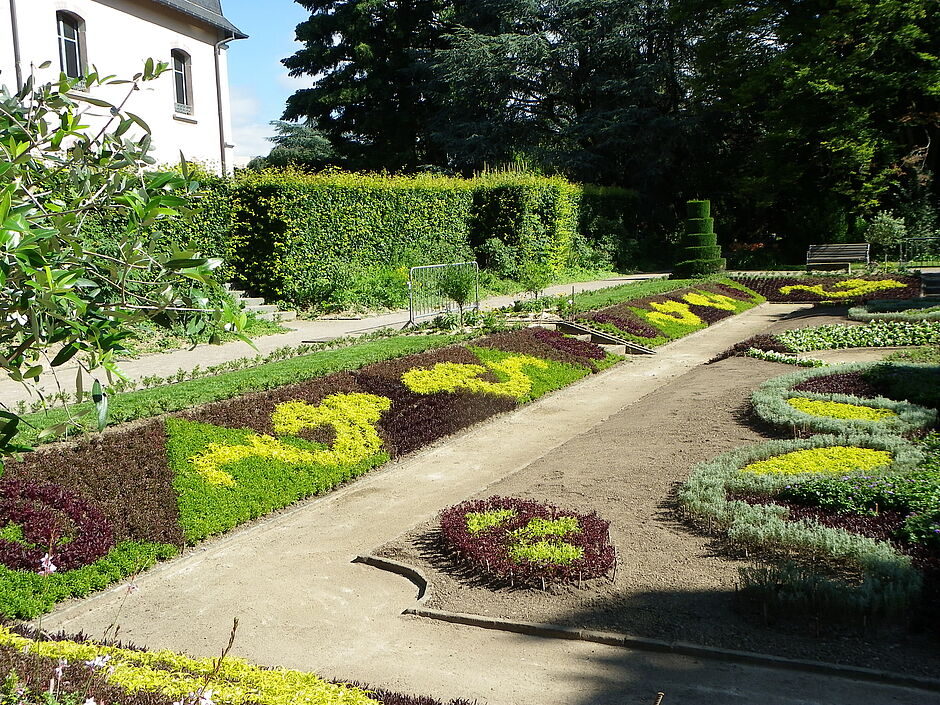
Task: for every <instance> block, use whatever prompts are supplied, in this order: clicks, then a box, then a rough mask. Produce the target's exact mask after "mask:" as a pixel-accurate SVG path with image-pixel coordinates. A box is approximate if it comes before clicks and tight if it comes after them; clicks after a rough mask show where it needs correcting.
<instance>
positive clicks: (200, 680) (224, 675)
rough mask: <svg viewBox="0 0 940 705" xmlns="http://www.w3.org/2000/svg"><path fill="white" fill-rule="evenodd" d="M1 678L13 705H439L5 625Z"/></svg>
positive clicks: (459, 703)
mask: <svg viewBox="0 0 940 705" xmlns="http://www.w3.org/2000/svg"><path fill="white" fill-rule="evenodd" d="M0 677H2V678H4V679H6V682H7V684H8V688H9V690H10V691H11V692H14V693H16V700H15V702H17V703H38V702H49V703H56V702H58V703H72V702H75V703H78V702H85V703H122V705H172V704H173V703H177V704H179V703H183V704H190V705H209V704H210V703H211V704H212V705H244V704H245V703H255V704H256V705H290V704H292V703H304V704H305V705H445V704H444V703H442V702H441V701H440V700H435V699H433V698H430V697H425V696H409V695H401V694H397V693H392V692H389V691H385V690H376V689H371V688H368V687H367V686H363V685H359V684H352V683H335V682H330V681H327V680H324V679H322V678H320V677H319V676H317V675H315V674H313V673H308V672H304V671H297V670H292V669H285V668H265V667H261V666H255V665H253V664H251V663H248V662H247V661H243V660H242V659H239V658H236V657H233V656H230V655H228V654H225V655H224V657H223V658H222V659H210V658H206V659H197V658H191V657H189V656H185V655H183V654H178V653H174V652H172V651H146V650H144V649H138V648H134V647H124V646H121V645H115V644H110V643H95V642H92V641H89V640H88V639H85V638H76V639H70V638H66V637H63V636H57V637H53V638H48V637H47V638H44V639H42V640H37V639H33V638H30V637H29V636H24V635H23V634H22V633H20V630H15V629H13V628H11V627H6V626H0ZM11 697H12V696H11ZM11 702H12V701H11ZM447 705H471V703H470V701H468V700H452V701H449V703H447Z"/></svg>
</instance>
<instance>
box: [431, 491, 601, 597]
mask: <svg viewBox="0 0 940 705" xmlns="http://www.w3.org/2000/svg"><path fill="white" fill-rule="evenodd" d="M608 526H609V525H608V523H607V522H606V521H604V520H603V519H601V518H599V517H598V516H597V515H596V514H578V513H576V512H571V511H567V510H563V509H559V508H558V507H555V506H552V505H550V504H542V503H540V502H535V501H533V500H527V499H516V498H513V497H490V498H489V499H484V500H470V501H467V502H463V503H461V504H458V505H456V506H454V507H450V508H449V509H445V510H444V511H443V512H441V535H442V540H443V545H444V548H445V550H447V551H449V552H450V553H452V554H453V555H454V556H455V557H456V558H457V559H458V560H459V561H460V562H462V563H464V564H465V565H468V566H469V567H470V568H472V569H473V570H474V571H478V572H480V573H482V574H483V575H485V576H486V577H489V578H492V579H495V580H497V581H500V582H509V583H511V584H515V583H523V584H541V585H542V587H545V586H546V585H547V584H549V583H555V582H564V583H573V582H579V583H580V581H582V580H586V579H588V578H596V577H600V576H602V575H607V574H608V573H609V572H611V571H612V570H613V569H614V565H615V563H616V554H615V552H614V547H613V546H612V545H611V544H610V536H609V534H608Z"/></svg>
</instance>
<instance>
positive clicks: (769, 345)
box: [708, 333, 793, 364]
mask: <svg viewBox="0 0 940 705" xmlns="http://www.w3.org/2000/svg"><path fill="white" fill-rule="evenodd" d="M751 348H757V349H758V350H766V351H768V352H780V353H792V352H793V350H791V349H790V346H789V345H786V344H785V343H782V342H780V341H779V340H778V339H777V337H776V336H774V335H770V334H768V333H761V334H759V335H755V336H753V337H751V338H748V339H747V340H742V341H741V342H740V343H735V344H734V345H732V346H731V347H730V348H728V349H727V350H725V351H724V352H722V353H719V354H718V355H716V356H715V357H713V358H712V359H711V360H709V361H708V362H709V364H711V363H712V362H718V361H719V360H724V359H726V358H729V357H741V356H742V355H745V354H747V351H748V350H750V349H751Z"/></svg>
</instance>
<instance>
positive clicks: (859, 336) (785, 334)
mask: <svg viewBox="0 0 940 705" xmlns="http://www.w3.org/2000/svg"><path fill="white" fill-rule="evenodd" d="M908 345H940V321H916V322H913V321H875V322H873V323H868V324H866V325H861V326H858V325H840V324H835V325H825V326H816V327H815V328H799V329H796V330H786V331H782V332H780V333H776V334H774V335H769V334H762V335H757V336H754V337H753V338H749V339H747V340H743V341H741V342H740V343H737V344H735V345H734V346H732V347H731V348H729V349H728V350H726V351H725V352H723V353H721V354H720V355H717V356H715V357H714V358H713V359H712V360H711V361H710V362H717V361H719V360H723V359H725V358H728V357H734V356H742V355H747V354H748V352H749V351H750V350H751V349H756V350H764V351H767V352H778V353H801V352H810V351H813V350H837V349H842V348H884V347H902V346H908Z"/></svg>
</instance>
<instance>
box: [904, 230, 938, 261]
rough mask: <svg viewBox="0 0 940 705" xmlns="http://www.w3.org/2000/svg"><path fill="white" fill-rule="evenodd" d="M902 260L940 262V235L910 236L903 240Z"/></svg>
mask: <svg viewBox="0 0 940 705" xmlns="http://www.w3.org/2000/svg"><path fill="white" fill-rule="evenodd" d="M901 262H903V263H904V264H930V263H934V262H940V236H936V237H909V238H907V239H905V240H902V241H901Z"/></svg>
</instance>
